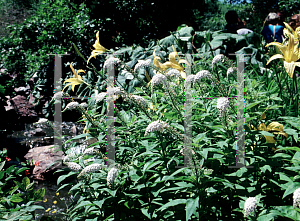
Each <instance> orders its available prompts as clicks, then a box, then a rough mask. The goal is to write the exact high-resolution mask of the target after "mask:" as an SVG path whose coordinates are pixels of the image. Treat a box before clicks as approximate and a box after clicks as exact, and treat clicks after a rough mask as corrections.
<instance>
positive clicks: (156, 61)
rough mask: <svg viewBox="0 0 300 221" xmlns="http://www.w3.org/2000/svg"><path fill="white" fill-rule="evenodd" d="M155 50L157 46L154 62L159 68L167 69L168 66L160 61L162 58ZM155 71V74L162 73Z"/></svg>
mask: <svg viewBox="0 0 300 221" xmlns="http://www.w3.org/2000/svg"><path fill="white" fill-rule="evenodd" d="M155 51H156V48H155V49H154V51H153V64H154V66H155V67H157V68H158V69H160V70H163V71H165V70H166V69H167V68H168V67H167V66H165V65H163V64H162V63H160V62H159V60H161V59H160V57H158V56H156V54H155ZM153 72H154V73H155V74H158V73H160V72H156V71H153Z"/></svg>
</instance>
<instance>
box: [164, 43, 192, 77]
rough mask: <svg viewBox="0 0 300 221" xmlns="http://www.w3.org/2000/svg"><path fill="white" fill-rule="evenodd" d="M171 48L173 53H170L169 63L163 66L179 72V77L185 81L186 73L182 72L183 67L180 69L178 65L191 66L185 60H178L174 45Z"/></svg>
mask: <svg viewBox="0 0 300 221" xmlns="http://www.w3.org/2000/svg"><path fill="white" fill-rule="evenodd" d="M172 48H173V52H171V53H170V54H169V61H167V62H165V63H164V65H165V66H167V67H169V68H174V69H176V70H178V71H180V74H181V77H182V78H183V79H185V78H186V73H185V72H184V67H182V66H181V65H180V64H181V63H185V64H187V65H189V66H191V65H190V64H189V63H188V62H187V61H186V60H184V59H180V58H179V56H178V54H177V51H176V49H175V47H174V45H172ZM176 57H177V58H178V60H179V62H177V61H176Z"/></svg>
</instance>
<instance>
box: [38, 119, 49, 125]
mask: <svg viewBox="0 0 300 221" xmlns="http://www.w3.org/2000/svg"><path fill="white" fill-rule="evenodd" d="M46 122H48V120H47V119H46V118H40V119H39V121H38V122H37V124H42V123H46Z"/></svg>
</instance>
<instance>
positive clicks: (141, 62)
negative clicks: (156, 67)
mask: <svg viewBox="0 0 300 221" xmlns="http://www.w3.org/2000/svg"><path fill="white" fill-rule="evenodd" d="M150 64H151V59H147V60H138V63H137V64H136V65H135V66H134V71H136V70H138V69H140V68H143V67H149V66H150Z"/></svg>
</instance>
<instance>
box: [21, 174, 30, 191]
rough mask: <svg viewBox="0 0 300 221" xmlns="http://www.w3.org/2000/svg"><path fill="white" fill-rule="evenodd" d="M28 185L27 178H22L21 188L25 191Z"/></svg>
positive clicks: (28, 180)
mask: <svg viewBox="0 0 300 221" xmlns="http://www.w3.org/2000/svg"><path fill="white" fill-rule="evenodd" d="M29 184H30V179H29V178H28V177H24V178H23V180H22V187H23V188H24V189H26V187H27V186H28V185H29Z"/></svg>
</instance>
